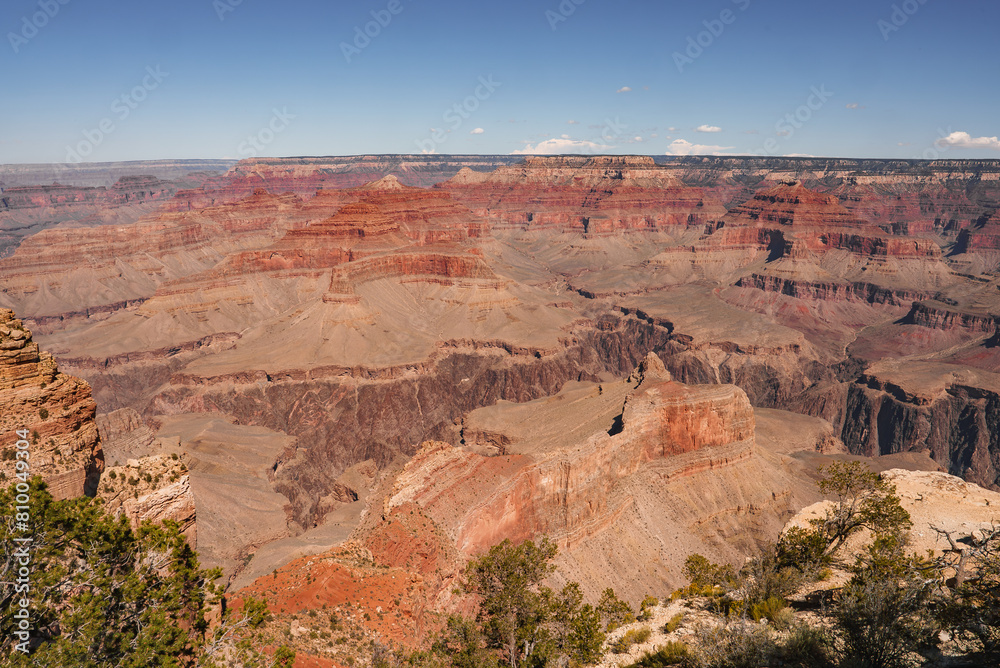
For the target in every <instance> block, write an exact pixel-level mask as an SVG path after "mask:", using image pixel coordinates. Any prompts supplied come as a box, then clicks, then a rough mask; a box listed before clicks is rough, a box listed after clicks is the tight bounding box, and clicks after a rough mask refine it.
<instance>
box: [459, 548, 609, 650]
mask: <svg viewBox="0 0 1000 668" xmlns="http://www.w3.org/2000/svg"><path fill="white" fill-rule="evenodd" d="M555 555H556V546H555V545H554V544H553V543H552V542H550V541H549V540H548V538H542V540H541V541H540V542H539V543H538V544H535V543H534V542H533V541H530V540H529V541H524V542H523V543H521V544H519V545H514V544H513V543H511V542H510V541H509V540H505V541H503V542H502V543H500V544H498V545H494V546H493V547H492V548H490V551H489V552H488V553H487V554H484V555H483V556H481V557H479V558H478V559H473V560H472V561H471V562H469V565H468V566H467V567H466V571H465V585H464V588H465V591H466V592H468V593H471V594H476V595H477V596H478V598H479V614H478V617H477V619H478V621H479V622H480V624H481V629H482V636H483V641H484V644H485V646H486V647H487V648H493V649H497V650H499V652H500V658H501V660H502V661H503V662H504V663H506V664H507V665H509V666H511V668H517V666H521V665H532V666H544V665H546V664H547V663H548V662H550V661H552V662H554V661H556V660H558V659H559V658H560V657H565V658H568V659H569V661H571V662H575V663H578V664H589V663H594V662H596V661H597V660H598V659H599V658H600V654H601V646H602V645H603V643H604V637H605V636H604V633H603V631H602V630H601V616H600V613H599V611H598V609H595V608H594V607H593V606H591V605H589V604H584V603H583V594H582V593H581V591H580V586H579V585H578V584H577V583H575V582H571V583H569V584H567V585H566V586H565V587H563V588H562V590H561V591H559V592H556V591H553V590H552V589H550V588H548V587H544V586H542V585H541V582H542V580H543V579H545V577H547V576H548V575H549V574H551V573H552V571H553V570H554V567H553V566H552V565H551V564H550V563H549V562H550V561H551V560H552V559H553V558H554V557H555ZM612 595H613V592H612ZM466 635H467V634H466Z"/></svg>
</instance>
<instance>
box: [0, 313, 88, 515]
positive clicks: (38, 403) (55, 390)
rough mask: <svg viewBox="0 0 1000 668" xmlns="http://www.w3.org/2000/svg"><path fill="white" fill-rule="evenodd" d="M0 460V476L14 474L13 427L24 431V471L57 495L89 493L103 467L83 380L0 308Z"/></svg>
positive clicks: (7, 479) (9, 478)
mask: <svg viewBox="0 0 1000 668" xmlns="http://www.w3.org/2000/svg"><path fill="white" fill-rule="evenodd" d="M0 405H2V407H3V410H2V412H0V452H2V453H3V458H2V461H0V474H2V480H3V481H4V482H5V484H6V483H9V482H10V481H12V480H13V479H14V473H15V472H16V470H15V461H16V459H15V458H16V455H15V452H16V451H15V443H16V442H17V441H18V439H19V436H18V434H17V432H18V431H21V430H23V431H24V432H27V434H28V436H27V440H28V441H29V442H30V443H31V446H30V448H29V449H28V452H29V457H28V461H29V463H30V472H31V474H32V475H39V476H41V477H42V479H43V480H45V482H46V483H47V484H48V486H49V490H50V491H51V492H52V495H53V496H54V497H55V498H57V499H67V498H73V497H77V496H83V495H84V494H89V495H93V493H94V491H95V490H96V487H97V482H98V478H99V477H100V474H101V471H102V470H103V469H104V453H103V452H102V450H101V443H100V438H99V437H98V431H97V425H96V424H95V422H94V415H95V413H96V411H97V406H96V404H95V403H94V400H93V398H91V394H90V387H89V386H88V385H87V383H85V382H84V381H82V380H80V379H79V378H75V377H73V376H68V375H66V374H64V373H60V371H59V369H58V368H57V367H56V363H55V360H54V359H53V358H52V355H50V354H49V353H46V352H43V351H41V350H39V348H38V344H37V343H35V342H34V341H33V340H32V338H31V332H30V331H28V330H27V329H25V327H24V325H23V324H22V323H21V321H20V320H18V319H17V318H16V317H15V316H14V313H13V312H12V311H9V310H6V309H0Z"/></svg>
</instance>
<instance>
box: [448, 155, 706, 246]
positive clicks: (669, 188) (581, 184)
mask: <svg viewBox="0 0 1000 668" xmlns="http://www.w3.org/2000/svg"><path fill="white" fill-rule="evenodd" d="M440 187H441V188H444V189H446V190H447V191H448V192H450V193H452V194H453V195H454V196H455V197H456V198H457V199H459V200H460V201H462V202H463V203H465V204H467V205H468V206H469V207H470V208H471V209H472V210H473V211H475V212H476V213H477V214H479V215H481V216H483V217H485V218H488V219H489V220H490V221H491V222H492V223H493V224H494V226H499V227H515V228H521V229H525V230H539V229H554V230H559V231H570V232H576V233H584V234H608V233H613V232H616V231H620V230H644V231H653V230H661V229H667V230H672V229H674V228H677V227H678V226H680V227H682V228H683V227H684V226H686V225H688V224H694V225H700V224H704V223H706V222H708V221H709V220H711V219H713V218H714V217H720V216H722V215H723V214H724V213H725V209H724V208H723V207H722V206H721V205H720V204H719V203H718V202H717V201H715V200H713V199H711V198H709V197H706V196H705V194H704V193H702V192H701V191H700V190H698V189H697V188H689V187H685V186H683V185H682V184H680V183H679V182H678V181H677V180H676V179H675V178H674V177H673V176H672V175H671V174H670V172H669V171H667V170H665V169H663V168H661V167H659V166H658V165H656V164H655V163H654V162H653V160H652V158H648V157H643V156H620V157H619V156H616V157H609V156H598V157H593V158H571V157H553V158H549V157H533V158H528V159H526V160H525V161H524V162H523V163H521V164H518V165H513V166H510V167H501V168H499V169H497V170H496V171H494V172H493V173H491V174H480V173H476V172H473V171H472V170H469V169H463V170H462V171H460V172H459V173H458V174H457V175H456V176H455V177H454V178H452V179H451V180H449V181H447V182H446V183H443V184H441V185H440Z"/></svg>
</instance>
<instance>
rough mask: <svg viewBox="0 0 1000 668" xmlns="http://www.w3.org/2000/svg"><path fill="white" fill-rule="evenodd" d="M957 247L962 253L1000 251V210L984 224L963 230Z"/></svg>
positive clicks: (983, 222) (984, 221)
mask: <svg viewBox="0 0 1000 668" xmlns="http://www.w3.org/2000/svg"><path fill="white" fill-rule="evenodd" d="M957 246H958V249H959V250H960V251H961V252H975V251H980V250H987V251H996V250H1000V209H998V210H997V211H996V212H994V213H993V215H991V216H989V217H988V218H986V219H985V220H983V221H982V223H980V224H978V225H976V226H974V227H970V228H968V229H966V230H963V231H962V233H961V234H960V235H959V237H958V244H957Z"/></svg>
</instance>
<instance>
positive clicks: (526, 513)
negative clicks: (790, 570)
mask: <svg viewBox="0 0 1000 668" xmlns="http://www.w3.org/2000/svg"><path fill="white" fill-rule="evenodd" d="M462 435H463V440H462V443H461V445H457V446H454V445H449V444H445V443H428V444H425V445H424V447H423V448H422V449H421V450H420V451H419V452H418V453H417V454H416V455H415V456H414V457H413V459H412V460H411V461H410V462H409V463H408V464H407V465H406V467H405V469H404V470H403V472H402V473H400V475H399V476H398V477H397V478H396V481H395V483H394V486H393V488H392V492H391V493H390V494H389V495H388V496H387V497H386V500H385V501H384V504H383V508H382V515H383V517H389V516H391V514H392V511H393V510H394V509H395V508H397V507H402V506H406V505H408V504H412V505H415V506H416V507H418V508H419V509H420V511H421V513H423V514H424V515H426V516H427V517H429V518H431V519H432V520H433V521H434V523H435V525H436V526H437V527H440V528H441V529H442V530H443V531H444V533H445V534H446V535H447V536H448V537H449V538H450V539H451V540H452V541H454V544H455V545H456V547H457V548H458V549H459V550H460V551H461V552H462V553H463V554H465V555H468V556H471V555H475V554H478V553H480V552H482V551H485V550H486V549H488V548H489V547H490V546H491V545H493V544H495V543H497V542H499V541H501V540H503V539H507V538H509V539H511V540H512V541H514V542H519V541H521V540H525V539H529V538H536V537H538V536H541V535H548V536H549V537H550V538H552V539H553V540H554V541H556V542H557V543H558V544H559V546H560V548H561V554H560V557H559V562H560V569H561V570H560V573H561V577H565V578H572V579H579V580H580V581H581V582H582V583H583V584H584V588H585V591H586V593H587V594H588V596H590V595H596V594H597V593H599V592H600V591H602V590H603V589H604V588H606V587H608V586H613V587H615V589H616V591H618V592H620V593H623V594H625V595H626V596H628V597H629V598H634V597H637V596H640V595H641V593H642V592H645V591H648V590H649V588H650V587H654V588H657V587H670V586H671V585H675V584H677V583H679V580H678V579H677V578H678V576H677V573H678V572H679V570H680V568H681V566H682V565H683V561H684V559H685V558H686V557H687V555H688V554H690V553H691V552H694V551H704V552H705V553H706V554H707V553H711V554H713V555H717V556H723V557H724V558H729V557H730V556H731V555H732V554H734V552H733V550H734V549H740V547H742V548H746V547H749V546H751V545H753V544H754V543H755V541H757V540H762V539H763V538H764V536H765V535H766V534H767V533H768V532H769V531H771V530H777V528H778V526H777V525H772V524H771V523H769V521H767V520H763V519H761V518H756V519H754V520H749V519H748V515H757V514H758V513H759V514H761V515H771V516H772V517H775V518H777V517H781V516H784V515H787V514H788V513H789V512H790V508H792V507H794V506H795V505H796V504H798V503H800V502H801V500H803V499H804V498H806V497H808V492H807V491H806V485H805V484H803V483H802V481H797V480H795V479H793V478H792V477H789V476H788V474H787V472H783V471H780V470H779V469H778V467H775V466H774V465H773V464H771V463H770V462H767V461H765V459H763V458H762V457H761V455H760V453H759V452H758V451H757V450H756V448H755V446H754V415H753V410H752V409H751V407H750V402H749V401H748V399H747V397H746V394H744V393H743V392H742V391H741V390H739V389H738V388H736V387H734V386H731V385H716V386H687V385H683V384H681V383H678V382H675V381H673V380H671V377H670V374H669V373H668V372H666V371H665V370H664V367H663V364H662V362H661V361H660V360H659V359H658V358H657V357H656V356H655V355H653V354H650V355H649V356H648V357H647V358H646V360H645V361H644V362H643V364H642V365H641V367H640V368H639V369H638V370H637V371H636V373H634V374H633V375H632V376H631V377H630V378H628V379H626V380H624V381H617V382H613V383H601V384H599V385H598V384H589V383H588V384H580V385H578V386H573V387H569V388H566V389H564V390H563V391H562V392H560V393H559V394H557V395H555V396H553V397H550V398H548V399H541V400H537V401H533V402H529V403H526V404H508V403H505V402H503V403H500V404H498V405H497V406H495V407H493V408H484V409H480V410H478V411H474V412H473V413H472V414H470V415H469V416H468V417H467V418H466V419H465V420H464V421H463V425H462ZM809 445H811V444H809ZM807 447H808V446H807ZM723 481H724V482H723ZM695 489H697V490H701V494H700V495H699V494H693V493H692V491H693V490H695ZM653 518H655V519H653ZM623 542H624V543H626V544H627V545H628V549H626V550H623V549H621V545H622V543H623ZM738 546H739V547H738ZM636 570H642V572H643V574H644V577H643V580H642V582H636V580H635V578H634V577H633V574H634V573H635V572H636Z"/></svg>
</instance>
